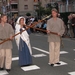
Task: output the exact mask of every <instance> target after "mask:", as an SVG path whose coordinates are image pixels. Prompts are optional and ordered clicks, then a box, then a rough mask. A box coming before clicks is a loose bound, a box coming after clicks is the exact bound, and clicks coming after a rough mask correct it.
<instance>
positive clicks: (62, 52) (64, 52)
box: [32, 47, 68, 54]
mask: <svg viewBox="0 0 75 75" xmlns="http://www.w3.org/2000/svg"><path fill="white" fill-rule="evenodd" d="M32 48H33V49H35V50H38V51H41V52H43V53H46V54H49V52H48V51H45V50H43V49H40V48H37V47H32ZM66 53H68V52H66V51H60V54H66Z"/></svg>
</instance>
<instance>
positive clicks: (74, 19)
mask: <svg viewBox="0 0 75 75" xmlns="http://www.w3.org/2000/svg"><path fill="white" fill-rule="evenodd" d="M72 16H73V18H72V28H73V33H74V38H75V14H73V15H72Z"/></svg>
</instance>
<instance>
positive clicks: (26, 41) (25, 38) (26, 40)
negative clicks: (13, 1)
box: [15, 17, 32, 54]
mask: <svg viewBox="0 0 75 75" xmlns="http://www.w3.org/2000/svg"><path fill="white" fill-rule="evenodd" d="M21 18H24V17H19V18H18V20H17V22H16V26H15V34H17V33H19V32H20V24H19V21H20V19H21ZM25 22H26V20H25V18H24V23H25ZM22 30H25V29H24V28H22ZM20 37H21V39H22V40H23V41H25V43H26V44H27V46H28V48H29V50H30V53H31V54H32V51H31V46H30V40H29V35H28V33H27V31H24V32H22V33H21V34H19V35H17V36H15V40H16V44H17V46H18V49H19V43H20Z"/></svg>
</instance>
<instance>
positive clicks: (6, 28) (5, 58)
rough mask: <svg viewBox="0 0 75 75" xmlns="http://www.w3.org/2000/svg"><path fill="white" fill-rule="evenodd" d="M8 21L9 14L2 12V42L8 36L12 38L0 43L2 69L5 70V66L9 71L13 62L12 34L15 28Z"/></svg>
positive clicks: (0, 67)
mask: <svg viewBox="0 0 75 75" xmlns="http://www.w3.org/2000/svg"><path fill="white" fill-rule="evenodd" d="M6 22H7V15H5V14H2V15H1V23H0V42H2V41H4V40H5V39H7V38H10V40H9V41H7V42H5V43H3V44H0V70H4V66H5V69H6V70H7V71H10V70H11V63H12V50H11V49H12V39H13V37H12V35H13V34H14V30H13V28H12V26H11V25H10V24H8V23H6ZM4 64H5V65H4Z"/></svg>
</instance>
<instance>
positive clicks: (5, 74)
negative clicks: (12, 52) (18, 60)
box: [0, 70, 9, 75]
mask: <svg viewBox="0 0 75 75" xmlns="http://www.w3.org/2000/svg"><path fill="white" fill-rule="evenodd" d="M7 74H9V73H8V72H7V71H6V70H3V71H0V75H7Z"/></svg>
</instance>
